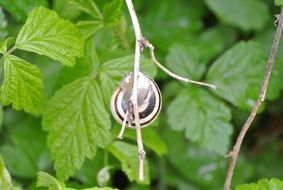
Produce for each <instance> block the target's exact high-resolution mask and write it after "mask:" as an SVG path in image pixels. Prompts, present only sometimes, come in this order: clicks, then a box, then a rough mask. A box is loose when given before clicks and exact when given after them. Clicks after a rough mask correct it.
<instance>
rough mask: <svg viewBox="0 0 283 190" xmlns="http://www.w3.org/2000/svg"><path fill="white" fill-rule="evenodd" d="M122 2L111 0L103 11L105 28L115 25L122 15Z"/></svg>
mask: <svg viewBox="0 0 283 190" xmlns="http://www.w3.org/2000/svg"><path fill="white" fill-rule="evenodd" d="M122 6H123V0H112V1H111V2H110V3H107V4H106V5H105V7H104V9H103V22H104V24H105V26H113V25H117V24H119V22H120V19H121V14H122Z"/></svg>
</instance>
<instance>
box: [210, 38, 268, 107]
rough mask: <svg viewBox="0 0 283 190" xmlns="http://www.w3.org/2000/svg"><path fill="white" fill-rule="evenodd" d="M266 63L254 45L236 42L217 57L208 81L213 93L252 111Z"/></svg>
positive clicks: (252, 43)
mask: <svg viewBox="0 0 283 190" xmlns="http://www.w3.org/2000/svg"><path fill="white" fill-rule="evenodd" d="M264 68H265V60H264V59H263V56H262V54H261V52H260V51H259V48H258V46H257V44H256V43H254V42H252V41H250V42H239V43H238V44H236V45H235V46H234V47H232V48H231V49H229V50H228V51H226V52H225V53H224V54H222V56H221V57H220V58H218V59H217V60H216V61H215V62H214V63H213V65H212V67H211V68H210V69H209V71H208V74H207V80H208V81H209V82H211V83H213V84H215V85H216V86H217V87H218V88H217V90H213V91H212V92H213V93H215V94H216V95H218V96H219V97H221V98H224V99H225V100H227V101H229V102H231V103H232V104H234V105H235V106H238V107H240V108H242V109H247V110H249V109H251V107H253V106H254V103H255V100H256V98H257V95H258V92H259V87H260V84H261V80H262V75H263V73H264Z"/></svg>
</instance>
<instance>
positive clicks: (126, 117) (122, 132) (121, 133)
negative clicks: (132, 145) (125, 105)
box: [117, 111, 129, 139]
mask: <svg viewBox="0 0 283 190" xmlns="http://www.w3.org/2000/svg"><path fill="white" fill-rule="evenodd" d="M128 114H129V112H128V111H127V112H126V115H125V118H124V121H123V125H122V128H121V130H120V133H119V135H118V137H117V138H118V139H123V134H124V132H125V128H126V123H127V119H128Z"/></svg>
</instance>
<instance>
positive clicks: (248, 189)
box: [236, 178, 283, 190]
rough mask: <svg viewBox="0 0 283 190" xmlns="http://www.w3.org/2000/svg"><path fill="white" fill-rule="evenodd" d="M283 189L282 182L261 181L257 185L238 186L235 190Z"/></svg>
mask: <svg viewBox="0 0 283 190" xmlns="http://www.w3.org/2000/svg"><path fill="white" fill-rule="evenodd" d="M279 189H283V181H281V180H279V179H276V178H274V179H271V180H270V181H268V180H267V179H261V180H259V181H258V183H250V184H244V185H238V186H237V187H236V190H279Z"/></svg>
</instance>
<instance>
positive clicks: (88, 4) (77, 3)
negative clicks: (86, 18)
mask: <svg viewBox="0 0 283 190" xmlns="http://www.w3.org/2000/svg"><path fill="white" fill-rule="evenodd" d="M69 3H70V4H72V5H73V6H74V7H76V8H77V9H80V10H82V11H84V12H85V13H87V14H89V15H92V16H94V17H95V18H97V19H100V20H101V19H102V15H101V12H100V10H99V8H98V7H97V5H96V4H95V2H94V1H93V0H69Z"/></svg>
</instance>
